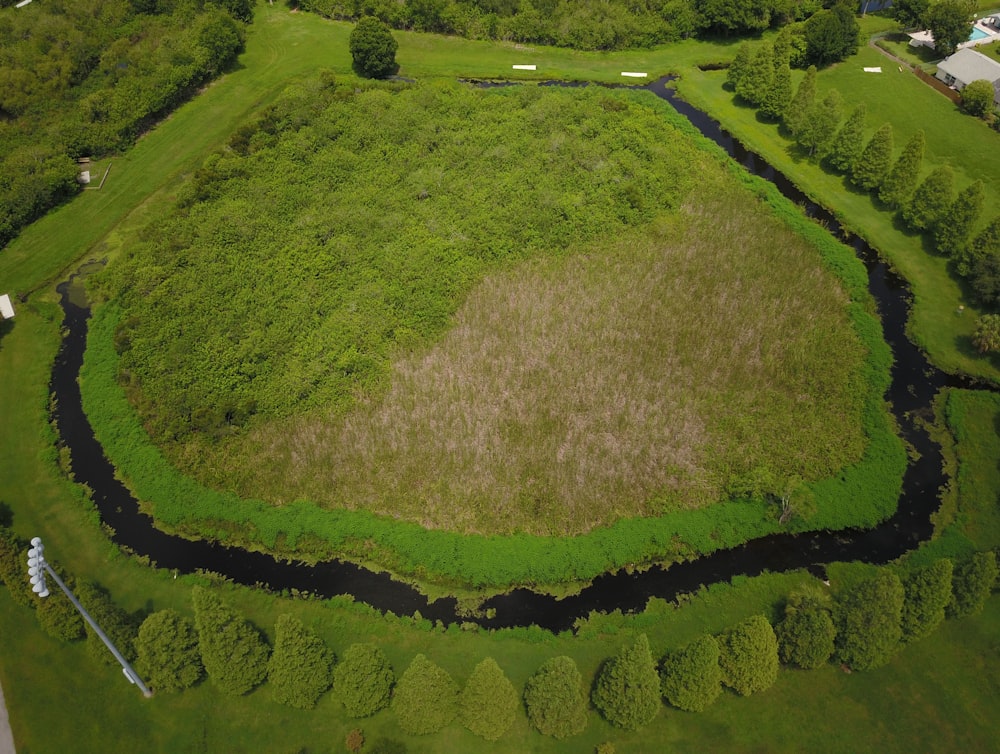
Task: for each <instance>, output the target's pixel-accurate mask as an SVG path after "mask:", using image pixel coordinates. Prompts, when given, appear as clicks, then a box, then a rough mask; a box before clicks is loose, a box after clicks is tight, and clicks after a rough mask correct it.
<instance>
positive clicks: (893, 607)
mask: <svg viewBox="0 0 1000 754" xmlns="http://www.w3.org/2000/svg"><path fill="white" fill-rule="evenodd" d="M903 599H904V592H903V584H902V582H901V581H900V580H899V576H897V575H896V574H895V573H893V572H892V571H890V570H888V569H887V568H882V569H880V570H879V572H878V573H877V574H876V575H875V576H874V577H873V578H870V579H868V580H866V581H862V582H861V583H859V584H857V585H856V586H855V587H853V588H852V589H849V590H848V591H847V592H846V593H845V594H843V595H842V596H841V597H840V599H839V600H838V602H837V606H836V609H835V610H834V620H835V623H836V625H837V640H836V644H837V659H838V660H839V661H840V662H842V663H845V664H846V665H849V666H850V667H852V668H854V669H855V670H869V669H871V668H877V667H880V666H882V665H885V664H886V663H887V662H889V660H891V659H892V657H893V655H895V654H896V652H898V651H899V648H900V639H901V638H902V636H903V631H902V628H901V620H902V613H903Z"/></svg>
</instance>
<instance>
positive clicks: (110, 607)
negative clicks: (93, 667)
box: [73, 580, 139, 665]
mask: <svg viewBox="0 0 1000 754" xmlns="http://www.w3.org/2000/svg"><path fill="white" fill-rule="evenodd" d="M73 593H74V594H75V595H76V598H77V599H78V600H80V604H81V605H83V607H84V609H85V610H86V611H87V612H88V613H90V617H91V618H93V619H94V620H95V621H96V622H97V625H98V626H100V627H101V630H102V631H104V633H105V635H106V636H107V637H108V638H109V639H110V640H111V643H112V644H114V645H115V648H116V649H117V650H118V652H119V653H120V654H121V655H122V656H123V657H124V658H125V659H126V660H128V661H129V662H134V661H135V658H136V652H135V639H136V635H137V634H138V633H139V621H138V620H136V618H135V616H133V615H130V614H129V613H128V612H127V611H125V610H123V609H122V608H120V607H118V605H116V604H115V603H114V602H113V601H112V599H111V595H110V594H109V593H108V592H107V590H106V589H102V588H101V587H99V586H97V585H96V584H94V583H93V582H91V581H84V580H81V581H77V582H76V589H75V590H74V591H73ZM84 629H85V631H86V633H87V654H89V655H90V656H91V657H93V658H94V659H96V660H99V661H101V662H103V663H105V664H107V665H114V664H115V663H116V662H117V660H116V659H115V656H114V655H113V654H111V651H110V650H109V649H108V648H107V646H105V644H104V642H103V641H101V638H100V637H99V636H98V635H97V633H96V632H95V631H94V630H93V629H92V628H91V627H90V625H89V624H87V623H85V624H84Z"/></svg>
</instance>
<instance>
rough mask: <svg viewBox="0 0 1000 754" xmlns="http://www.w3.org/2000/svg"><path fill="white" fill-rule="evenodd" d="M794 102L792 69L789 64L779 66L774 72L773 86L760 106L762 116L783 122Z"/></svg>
mask: <svg viewBox="0 0 1000 754" xmlns="http://www.w3.org/2000/svg"><path fill="white" fill-rule="evenodd" d="M791 100H792V69H791V68H789V67H788V64H787V63H785V64H784V65H779V66H777V68H775V70H774V77H773V78H772V79H771V86H770V87H769V88H768V90H767V95H766V96H765V97H764V101H763V102H762V103H761V105H760V112H761V114H762V115H764V116H766V117H768V118H771V119H772V120H781V118H782V117H783V116H784V114H785V111H786V110H787V109H788V104H789V102H791Z"/></svg>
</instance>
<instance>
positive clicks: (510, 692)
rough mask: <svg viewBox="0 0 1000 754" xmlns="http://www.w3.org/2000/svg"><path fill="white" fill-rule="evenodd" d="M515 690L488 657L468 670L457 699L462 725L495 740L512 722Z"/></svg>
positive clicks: (515, 698) (516, 705) (515, 710)
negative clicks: (467, 675)
mask: <svg viewBox="0 0 1000 754" xmlns="http://www.w3.org/2000/svg"><path fill="white" fill-rule="evenodd" d="M519 701H520V700H519V698H518V693H517V690H516V689H515V688H514V684H512V683H511V682H510V679H508V678H507V676H506V674H505V673H504V672H503V670H502V669H501V668H500V666H499V665H497V663H496V661H495V660H494V659H493V658H492V657H487V658H486V659H485V660H482V661H481V662H480V663H479V664H478V665H476V667H475V668H473V670H472V674H471V675H470V676H469V680H468V681H466V683H465V688H464V689H462V696H461V699H460V700H459V708H460V716H461V719H462V725H464V726H465V727H466V728H468V729H469V730H471V731H472V732H473V733H475V734H476V735H477V736H479V737H481V738H485V739H486V740H487V741H496V740H497V739H499V738H500V737H501V736H502V735H503V734H504V733H506V732H507V730H508V729H509V728H510V726H511V725H512V724H513V723H514V716H515V715H516V714H517V707H518V703H519Z"/></svg>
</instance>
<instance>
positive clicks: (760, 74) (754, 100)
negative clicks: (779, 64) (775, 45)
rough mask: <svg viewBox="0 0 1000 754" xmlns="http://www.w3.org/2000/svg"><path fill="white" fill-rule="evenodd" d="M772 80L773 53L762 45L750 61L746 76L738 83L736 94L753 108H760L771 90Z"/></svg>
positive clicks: (769, 48) (765, 44) (765, 45)
mask: <svg viewBox="0 0 1000 754" xmlns="http://www.w3.org/2000/svg"><path fill="white" fill-rule="evenodd" d="M773 78H774V52H773V50H772V49H771V45H769V44H767V43H764V44H762V45H761V46H760V47H758V48H757V52H755V53H754V54H753V57H752V58H751V59H750V65H749V66H748V67H747V72H746V75H744V76H743V78H742V79H741V80H740V82H739V86H738V88H737V89H736V93H737V94H738V95H739V96H740V97H742V98H743V99H744V100H746V101H747V102H749V103H750V104H751V105H754V106H755V107H760V105H761V104H762V103H763V102H764V98H765V97H767V92H768V90H769V89H770V88H771V79H773Z"/></svg>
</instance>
